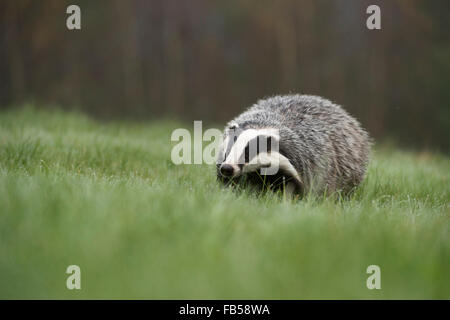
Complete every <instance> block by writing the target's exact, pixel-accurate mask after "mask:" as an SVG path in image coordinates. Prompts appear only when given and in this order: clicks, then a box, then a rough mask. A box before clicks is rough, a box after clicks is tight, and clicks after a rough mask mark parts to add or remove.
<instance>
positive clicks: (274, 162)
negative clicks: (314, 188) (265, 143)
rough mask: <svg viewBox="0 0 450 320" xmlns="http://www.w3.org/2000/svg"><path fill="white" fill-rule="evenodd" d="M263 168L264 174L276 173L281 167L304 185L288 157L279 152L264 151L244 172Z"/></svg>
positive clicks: (262, 172) (247, 165) (245, 167)
mask: <svg viewBox="0 0 450 320" xmlns="http://www.w3.org/2000/svg"><path fill="white" fill-rule="evenodd" d="M259 169H261V174H263V175H274V174H276V173H277V172H278V170H279V169H281V170H283V172H284V173H285V174H287V175H288V176H290V177H292V178H294V179H295V181H296V183H297V184H299V185H302V184H303V183H302V180H301V178H300V176H299V175H298V173H297V170H295V168H294V166H293V165H292V164H291V162H290V161H289V159H288V158H286V157H285V156H283V155H282V154H281V153H279V152H275V151H272V152H270V153H267V152H262V153H260V154H258V155H257V156H256V157H254V158H253V159H252V161H250V162H249V163H248V164H246V165H245V166H244V168H243V169H242V172H243V173H249V172H255V171H256V170H259Z"/></svg>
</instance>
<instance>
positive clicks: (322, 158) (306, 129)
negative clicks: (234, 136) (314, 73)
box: [217, 95, 371, 193]
mask: <svg viewBox="0 0 450 320" xmlns="http://www.w3.org/2000/svg"><path fill="white" fill-rule="evenodd" d="M235 124H237V125H238V126H239V129H242V130H246V129H250V128H253V129H261V128H276V129H279V135H280V142H279V150H280V153H281V154H282V155H284V156H285V157H287V158H288V159H289V161H290V162H291V164H292V165H293V166H294V167H295V169H296V171H297V172H298V174H299V176H300V177H301V180H302V183H303V185H302V188H301V190H299V189H297V193H300V192H301V193H304V192H308V191H312V190H313V191H314V192H317V193H323V192H327V193H331V192H334V191H338V190H340V191H343V192H344V193H347V192H349V191H351V190H352V189H354V187H356V186H357V185H359V184H360V183H361V181H362V180H363V179H364V176H365V173H366V168H367V165H368V162H369V155H370V147H371V142H370V138H369V136H368V134H367V132H366V131H365V130H364V129H363V128H362V127H361V125H360V124H359V122H358V121H357V120H356V119H355V118H353V117H352V116H350V115H349V114H348V113H347V112H346V111H345V110H344V109H343V108H342V107H340V106H339V105H336V104H334V103H332V102H331V101H329V100H326V99H324V98H321V97H318V96H312V95H284V96H274V97H270V98H268V99H263V100H259V101H258V102H257V103H256V104H254V105H253V106H251V107H250V108H249V109H248V110H246V111H245V112H243V113H242V114H240V115H239V116H238V117H236V118H235V119H233V120H232V121H230V122H229V123H228V124H227V126H226V128H225V133H224V138H225V136H226V135H227V131H228V130H229V128H230V126H232V125H235ZM223 154H224V150H220V151H219V154H218V166H217V169H218V173H217V174H218V177H220V173H219V167H220V164H221V163H220V162H221V161H220V159H222V157H223Z"/></svg>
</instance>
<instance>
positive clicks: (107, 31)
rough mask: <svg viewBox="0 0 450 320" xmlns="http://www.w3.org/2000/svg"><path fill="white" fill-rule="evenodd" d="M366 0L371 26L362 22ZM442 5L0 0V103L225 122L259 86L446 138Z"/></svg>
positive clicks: (447, 58) (367, 120)
mask: <svg viewBox="0 0 450 320" xmlns="http://www.w3.org/2000/svg"><path fill="white" fill-rule="evenodd" d="M69 4H78V5H79V6H80V7H81V24H82V29H81V30H79V31H69V30H68V29H67V28H66V18H67V17H68V15H67V14H66V7H67V6H68V5H69ZM370 4H378V5H379V6H380V7H381V21H382V24H381V26H382V29H381V30H368V29H367V28H366V19H367V17H368V14H366V8H367V7H368V5H370ZM449 16H450V1H447V0H441V1H438V0H433V1H419V0H396V1H375V0H370V1H360V0H355V1H348V0H320V1H319V0H310V1H300V0H277V1H275V0H270V1H269V0H251V1H250V0H239V1H237V0H236V1H230V0H227V1H218V0H216V1H213V0H164V1H162V0H136V1H124V0H116V1H113V0H107V1H106V0H100V1H60V0H54V1H50V0H43V1H37V0H28V1H26V0H20V1H17V0H2V1H1V2H0V24H1V28H0V49H1V50H0V105H1V106H2V107H10V106H14V105H20V104H22V103H24V102H27V101H34V102H35V103H36V104H37V105H41V106H43V105H49V104H51V105H58V106H61V107H63V108H81V109H82V110H83V111H85V112H88V113H91V114H94V115H96V116H99V117H108V118H114V117H131V118H140V119H156V118H158V117H166V116H175V117H177V118H182V119H184V120H194V119H196V120H197V119H200V120H208V121H212V122H215V123H223V122H224V121H226V120H228V119H230V118H231V117H233V116H234V115H236V114H237V113H239V112H240V111H242V110H243V109H244V108H245V107H247V106H249V105H250V104H252V103H254V102H255V101H256V100H257V99H259V98H262V97H265V96H269V95H273V94H278V93H290V92H293V93H294V92H295V93H296V92H298V93H308V94H317V95H321V96H325V97H327V98H329V99H331V100H333V101H334V102H337V103H339V104H342V105H344V106H345V107H346V109H348V110H349V111H350V112H351V113H352V114H354V115H356V116H357V117H358V119H359V120H360V121H361V122H362V123H363V125H364V126H365V127H366V128H367V129H368V130H369V131H370V133H371V135H372V136H374V137H375V138H377V139H382V138H386V137H394V138H395V139H396V140H397V141H399V142H401V143H402V144H404V145H409V146H414V147H416V148H439V149H441V150H444V151H448V139H449V137H450V89H449V85H450V40H449V39H450V34H449V32H450V23H449V21H450V19H449Z"/></svg>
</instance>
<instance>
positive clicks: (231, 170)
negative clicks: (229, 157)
mask: <svg viewBox="0 0 450 320" xmlns="http://www.w3.org/2000/svg"><path fill="white" fill-rule="evenodd" d="M219 172H220V174H221V175H222V176H224V177H227V178H231V177H234V176H237V175H238V174H239V172H240V170H239V167H238V166H234V165H232V164H228V163H223V164H222V165H221V166H220V168H219Z"/></svg>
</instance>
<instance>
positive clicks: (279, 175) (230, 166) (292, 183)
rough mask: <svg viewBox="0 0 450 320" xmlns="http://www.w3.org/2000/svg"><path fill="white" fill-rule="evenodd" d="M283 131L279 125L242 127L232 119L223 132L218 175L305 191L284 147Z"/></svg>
mask: <svg viewBox="0 0 450 320" xmlns="http://www.w3.org/2000/svg"><path fill="white" fill-rule="evenodd" d="M280 140H281V138H280V132H279V130H278V129H275V128H252V127H249V126H246V127H240V126H239V125H238V124H237V123H230V124H229V125H228V126H227V127H226V128H225V132H224V136H223V142H222V144H221V146H220V148H219V152H218V158H217V177H218V179H219V180H221V181H223V182H224V183H225V184H233V185H235V184H237V183H239V182H241V181H246V182H250V183H252V184H258V185H261V186H263V187H264V186H269V187H270V188H274V189H276V188H284V190H286V191H287V192H289V193H301V192H302V189H303V188H302V185H303V184H302V181H301V179H300V176H299V174H298V172H297V170H296V169H295V167H294V166H293V165H292V163H291V162H290V161H289V159H288V158H287V157H286V156H285V155H284V154H283V152H282V151H280V144H282V141H280Z"/></svg>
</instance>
